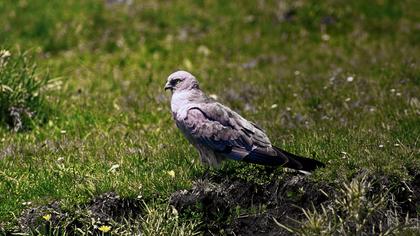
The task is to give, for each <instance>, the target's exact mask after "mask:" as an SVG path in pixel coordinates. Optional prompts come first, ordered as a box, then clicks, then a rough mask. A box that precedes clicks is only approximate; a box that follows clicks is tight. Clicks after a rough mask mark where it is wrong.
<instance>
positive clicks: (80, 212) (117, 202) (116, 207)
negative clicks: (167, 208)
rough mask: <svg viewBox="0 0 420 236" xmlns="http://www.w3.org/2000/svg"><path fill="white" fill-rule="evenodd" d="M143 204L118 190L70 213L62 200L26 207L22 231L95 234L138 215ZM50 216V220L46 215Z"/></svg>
mask: <svg viewBox="0 0 420 236" xmlns="http://www.w3.org/2000/svg"><path fill="white" fill-rule="evenodd" d="M142 209H143V204H142V203H141V201H140V200H139V199H131V198H121V197H120V196H119V195H117V194H116V193H114V192H109V193H104V194H102V195H99V196H98V197H96V198H94V199H92V200H91V201H90V202H88V203H87V204H84V205H82V206H77V207H76V210H75V211H72V212H68V211H66V210H64V209H63V208H62V206H61V205H60V203H59V202H53V203H51V204H47V205H44V206H39V207H35V208H30V209H27V210H25V211H24V212H23V213H22V215H21V217H20V218H19V220H18V221H19V226H20V230H21V231H24V232H29V231H30V232H41V233H49V232H54V233H59V232H64V231H65V232H66V233H67V234H72V232H73V233H75V232H74V230H75V229H76V228H78V229H81V230H82V231H84V232H91V233H92V234H95V233H100V232H99V231H98V230H97V229H96V228H97V227H99V226H101V225H105V224H107V225H109V224H110V223H111V222H123V221H124V220H128V219H132V218H138V217H139V216H140V214H141V212H142ZM46 215H50V216H51V217H50V219H49V220H48V221H47V220H46V219H44V218H43V217H44V216H46Z"/></svg>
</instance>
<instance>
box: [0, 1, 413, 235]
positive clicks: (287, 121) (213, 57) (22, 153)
mask: <svg viewBox="0 0 420 236" xmlns="http://www.w3.org/2000/svg"><path fill="white" fill-rule="evenodd" d="M105 2H107V1H66V2H62V1H48V4H47V2H46V1H43V0H38V1H34V2H29V1H10V0H6V1H2V2H1V3H0V24H1V25H2V27H1V28H0V35H2V37H0V45H1V47H2V48H4V49H7V50H9V51H10V52H11V54H12V55H17V54H18V52H19V51H20V50H23V51H27V50H29V51H30V52H32V54H33V60H34V61H35V62H36V64H37V68H38V71H40V72H41V73H42V74H47V73H46V72H48V74H49V75H50V76H51V77H52V78H61V80H60V81H62V82H63V83H62V84H59V86H57V87H56V90H53V91H49V92H48V93H47V94H46V95H45V101H46V103H45V104H47V106H48V107H49V108H54V109H55V110H56V111H57V112H55V113H54V114H52V115H49V116H47V120H46V121H45V122H44V123H42V122H41V124H37V125H35V126H34V127H33V128H32V129H31V130H30V131H26V132H20V133H11V132H10V130H9V129H8V128H6V127H5V126H1V127H0V170H1V171H0V222H2V223H0V227H3V228H7V229H10V228H14V227H15V226H16V225H17V221H16V218H17V217H18V216H19V215H20V212H21V211H22V210H24V209H25V208H27V207H28V206H37V205H42V204H46V203H48V202H51V201H54V200H58V201H60V202H62V204H64V205H65V206H66V207H67V208H68V209H72V208H73V207H74V206H75V205H78V204H83V203H85V202H87V201H89V199H91V198H92V197H94V196H96V195H99V194H101V193H104V192H108V191H115V192H118V193H119V194H121V195H122V196H127V197H135V196H138V195H139V194H141V195H143V196H144V197H145V198H146V199H154V201H157V202H160V203H161V204H166V203H165V202H166V201H167V199H168V197H169V196H170V194H171V193H172V192H173V191H175V190H179V189H183V188H189V187H190V186H191V184H192V181H193V180H194V179H195V178H196V177H197V176H200V175H201V174H202V173H203V172H204V168H203V167H201V166H200V164H199V163H198V157H197V153H196V152H195V151H194V149H193V148H192V147H191V146H190V145H189V144H188V143H187V141H186V140H185V139H184V138H183V137H182V136H181V134H180V133H179V132H178V131H177V129H176V127H175V125H174V124H173V121H172V119H171V115H170V110H169V94H165V93H164V91H163V86H164V83H165V79H166V77H167V76H168V75H169V74H170V73H171V72H173V71H174V70H177V69H186V70H189V71H191V72H192V73H193V74H195V75H196V77H197V78H198V79H199V81H200V84H201V87H202V88H203V89H204V90H205V91H206V92H207V93H208V94H216V95H217V96H218V97H219V100H220V101H222V102H223V103H225V104H227V105H228V106H230V107H232V108H233V109H235V110H237V111H239V112H240V113H241V114H242V115H244V116H245V117H246V118H247V119H250V120H253V121H255V122H256V123H258V124H259V125H260V126H262V127H263V128H264V129H265V130H267V132H268V134H269V136H270V137H271V140H272V141H273V143H274V144H275V145H278V146H281V147H283V148H284V149H286V150H290V151H291V152H296V153H300V154H302V155H306V156H310V157H314V158H317V159H318V160H321V161H323V162H325V163H327V164H328V167H327V168H325V169H322V170H319V171H317V172H316V173H315V174H314V175H313V176H311V178H314V179H317V180H318V181H325V182H329V183H330V182H333V183H336V184H339V183H341V181H344V180H345V179H347V178H351V177H352V176H354V175H355V174H356V173H358V172H359V171H360V170H361V169H367V170H369V171H370V172H371V173H372V174H380V175H386V176H390V178H392V179H395V181H396V182H398V181H409V180H411V179H412V178H413V176H415V175H418V174H419V170H420V161H419V160H420V158H419V156H420V155H419V154H420V153H419V142H420V140H419V137H420V136H419V134H420V126H419V125H418V124H419V121H420V120H419V114H420V101H419V99H420V97H419V94H420V87H419V86H420V70H419V68H420V67H419V64H418V63H419V61H418V55H419V54H420V49H419V42H420V31H419V25H418V22H419V16H418V12H419V10H420V9H418V8H419V7H418V4H415V3H416V2H415V1H409V0H408V1H388V0H385V1H383V0H377V1H368V2H367V1H352V2H346V3H343V2H341V1H333V0H329V1H324V2H322V3H320V2H319V1H280V2H276V1H248V2H247V3H242V2H241V3H240V2H236V1H230V2H228V3H227V2H223V1H220V2H217V1H214V2H213V1H171V2H166V1H141V2H140V1H133V2H132V3H131V5H127V4H110V3H105ZM108 2H112V1H108ZM44 72H45V73H44ZM2 73H3V72H2ZM29 75H31V73H29ZM2 102H3V100H2ZM1 104H3V103H1ZM38 107H39V106H38V105H36V106H35V108H38ZM2 109H3V106H2ZM0 118H1V119H2V120H4V119H5V117H4V115H2V116H1V117H0ZM117 165H118V167H117ZM112 166H114V168H113V170H111V168H112ZM115 167H116V168H115ZM226 168H231V169H239V170H238V173H239V175H247V176H245V177H246V178H248V179H251V180H252V179H255V180H258V179H260V176H258V175H250V174H249V173H250V171H249V170H253V169H254V168H255V167H254V166H248V165H243V164H240V163H232V162H229V163H227V164H226ZM169 171H174V173H175V175H174V176H173V175H171V174H169V173H171V172H169ZM241 173H242V174H241ZM261 178H263V177H261ZM158 220H159V219H156V220H155V221H151V223H150V224H155V223H154V222H156V221H158ZM146 224H147V223H146Z"/></svg>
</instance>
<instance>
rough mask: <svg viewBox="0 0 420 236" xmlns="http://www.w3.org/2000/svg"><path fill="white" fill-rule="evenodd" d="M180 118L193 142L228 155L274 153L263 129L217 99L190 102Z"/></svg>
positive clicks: (254, 155)
mask: <svg viewBox="0 0 420 236" xmlns="http://www.w3.org/2000/svg"><path fill="white" fill-rule="evenodd" d="M179 122H181V123H182V125H183V126H184V127H185V129H186V130H187V132H188V133H189V134H190V137H192V138H193V139H195V141H196V142H198V143H200V144H203V145H205V146H207V147H209V148H210V149H212V150H214V151H215V152H217V153H221V154H223V155H224V156H226V157H229V158H231V159H235V160H242V159H244V158H245V157H249V156H252V157H255V158H258V155H260V154H261V157H263V156H264V157H267V156H273V157H274V156H276V155H277V152H276V151H275V150H274V149H273V147H272V146H271V142H270V140H269V139H268V137H267V135H266V134H265V133H264V132H263V130H262V129H260V128H258V127H257V126H256V125H254V124H252V123H251V122H249V121H247V120H246V119H244V118H243V117H241V116H240V115H239V114H237V113H236V112H234V111H232V110H230V109H229V108H228V107H225V106H223V105H222V104H220V103H217V102H213V103H201V104H198V105H196V106H191V107H190V108H189V110H188V111H187V116H186V117H185V119H184V120H182V121H179ZM251 154H252V155H251Z"/></svg>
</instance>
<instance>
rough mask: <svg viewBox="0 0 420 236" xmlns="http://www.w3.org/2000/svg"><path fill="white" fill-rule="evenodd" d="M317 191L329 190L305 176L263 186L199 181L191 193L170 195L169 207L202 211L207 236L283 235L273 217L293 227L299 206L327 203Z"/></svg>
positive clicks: (227, 180)
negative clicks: (222, 235) (220, 234)
mask: <svg viewBox="0 0 420 236" xmlns="http://www.w3.org/2000/svg"><path fill="white" fill-rule="evenodd" d="M320 189H323V190H324V191H329V190H331V189H330V187H329V186H326V185H323V186H322V185H320V184H317V183H314V182H311V181H310V180H309V179H308V178H306V177H305V176H293V175H285V176H284V177H283V178H281V179H276V180H274V181H273V182H270V183H267V184H262V185H260V184H255V183H250V182H247V181H244V180H240V179H229V178H225V179H222V178H216V179H211V180H209V179H201V180H198V181H196V183H195V184H194V186H193V188H192V189H191V190H181V191H177V192H175V193H174V194H172V196H171V199H170V204H171V205H173V206H174V207H175V208H176V209H177V210H178V211H179V212H180V213H181V214H183V213H185V214H188V213H189V212H202V213H203V216H202V221H203V222H204V223H203V225H202V230H204V231H205V232H206V233H207V234H208V235H211V234H215V235H217V234H219V233H225V234H228V235H284V234H287V231H285V230H283V229H282V228H280V227H279V226H278V225H277V224H276V223H275V222H274V220H273V218H275V219H276V220H277V221H279V222H281V223H283V224H286V225H291V224H292V225H293V224H295V222H294V221H292V220H291V219H290V218H293V219H297V218H301V217H302V211H301V210H300V208H299V207H305V208H308V207H311V206H312V204H314V205H315V206H317V205H319V204H321V203H322V202H325V201H326V200H327V197H326V196H325V195H324V194H322V192H321V191H320ZM298 206H299V207H298ZM238 212H239V213H238ZM232 216H233V217H232Z"/></svg>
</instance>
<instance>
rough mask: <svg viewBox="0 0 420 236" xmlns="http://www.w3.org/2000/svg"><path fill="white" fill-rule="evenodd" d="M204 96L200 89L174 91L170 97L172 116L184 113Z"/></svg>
mask: <svg viewBox="0 0 420 236" xmlns="http://www.w3.org/2000/svg"><path fill="white" fill-rule="evenodd" d="M204 96H205V95H204V93H203V92H202V91H201V90H200V89H189V90H182V91H175V92H174V93H173V94H172V99H171V110H172V113H173V114H174V116H175V114H176V115H177V116H183V115H186V112H187V111H188V109H189V108H190V107H192V106H194V105H195V104H197V103H198V102H199V101H200V99H202V98H203V97H204ZM184 113H185V114H184Z"/></svg>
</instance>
